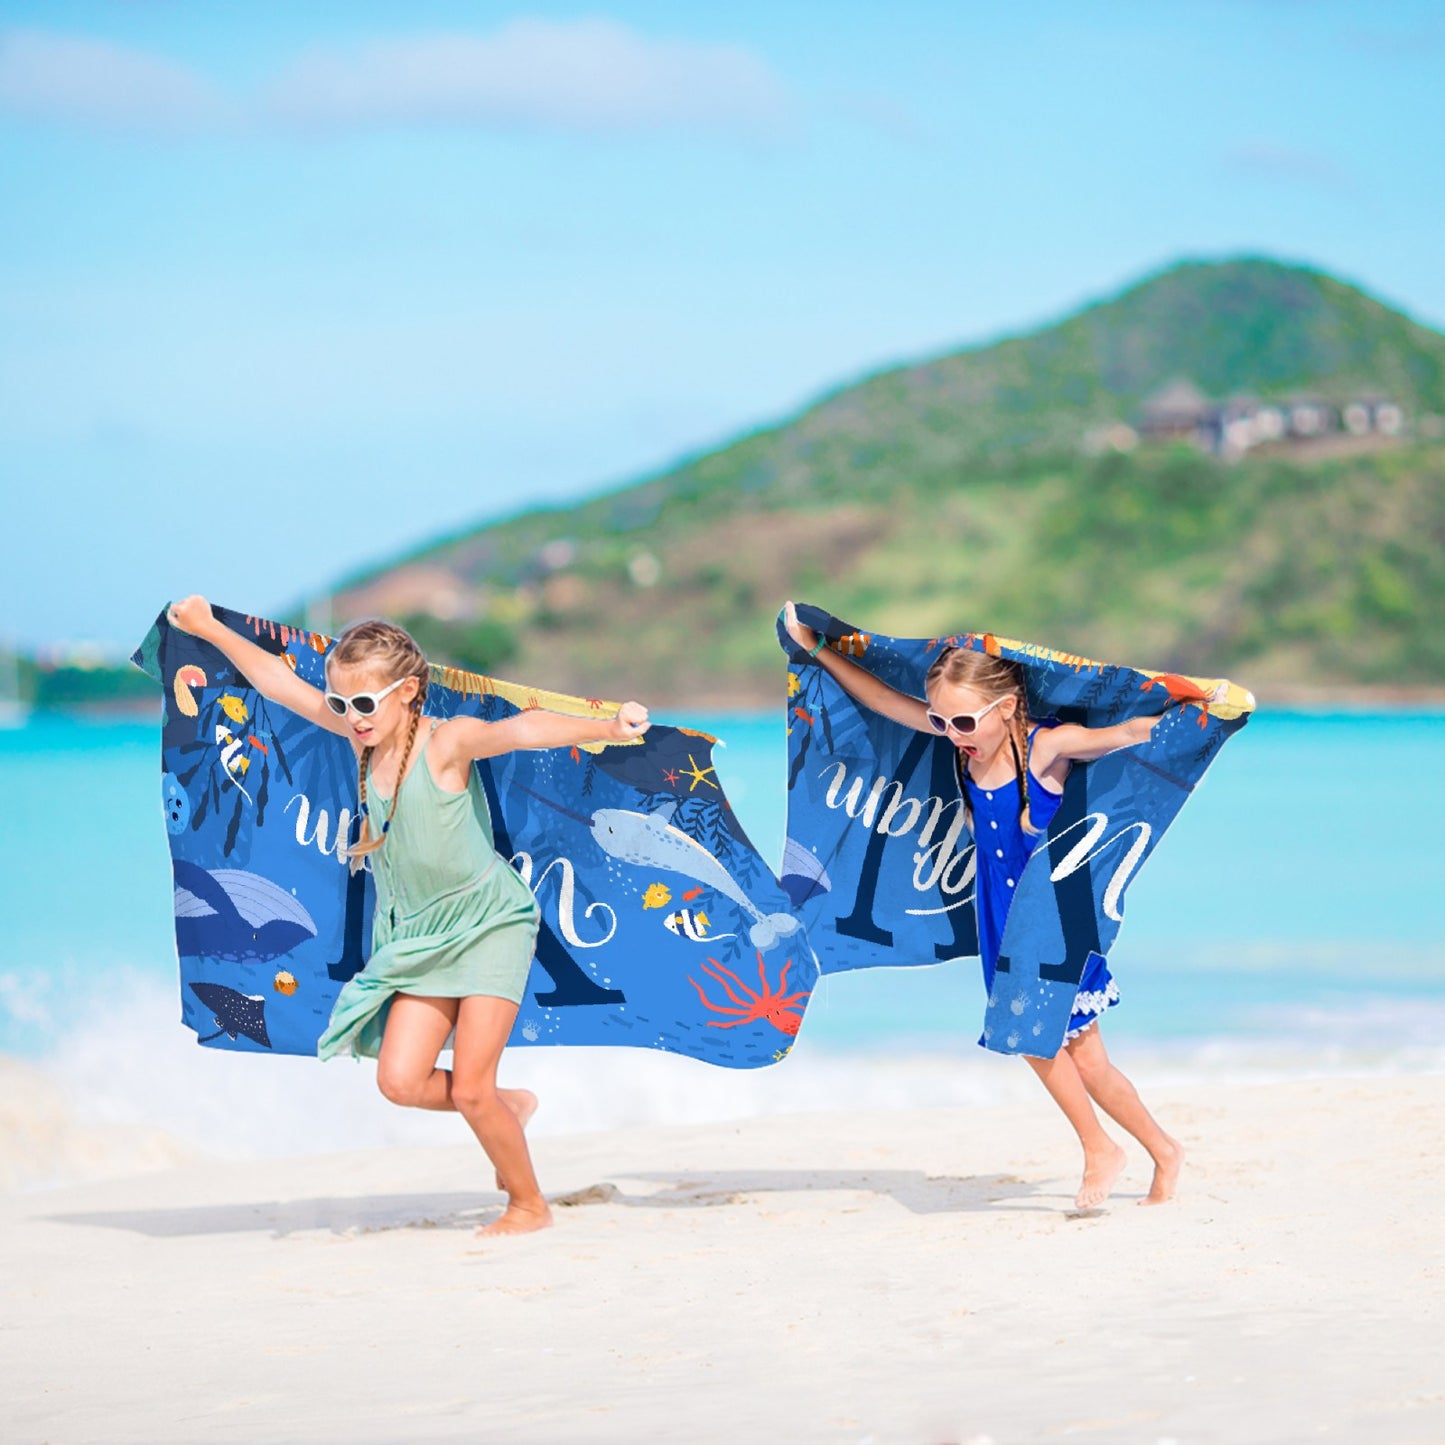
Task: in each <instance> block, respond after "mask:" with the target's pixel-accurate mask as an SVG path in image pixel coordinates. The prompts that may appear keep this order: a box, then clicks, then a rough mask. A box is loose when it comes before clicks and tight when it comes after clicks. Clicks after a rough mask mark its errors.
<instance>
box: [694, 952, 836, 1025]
mask: <svg viewBox="0 0 1445 1445" xmlns="http://www.w3.org/2000/svg"><path fill="white" fill-rule="evenodd" d="M708 964H711V965H712V967H711V968H709V967H708ZM791 966H792V960H791V959H787V960H785V961H784V963H783V970H782V972H781V973H780V974H779V975H778V986H777V988H776V990H775V989H774V988H773V986H772V984H770V983H769V982H768V971H767V965H766V964H765V963H764V962H763V955H762V952H761V950H759V952H758V982H759V983H760V984H761V985H762V991H761V992H758V991H756V990H754V989H752V988H750V987H749V986H748V985H747V984H745V983H744V982H743V981H742V979H740V978H739V977H738V976H737V974H735V973H734V972H733V971H732V969H730V968H727V967H725V966H724V965H723V964H721V963H719V962H718V961H717V959H715V958H708V959H707V961H706V962H705V963H703V965H702V971H703V972H704V973H705V974H707V975H708V977H709V978H714V979H716V980H717V981H718V982H719V983H720V984H722V988H723V992H724V993H725V994H726V995H727V996H728V997H729V998H730V999H731V1000H732V1001H733V1003H734V1004H736V1005H737V1007H736V1008H729V1007H728V1006H727V1005H726V1004H717V1003H714V1002H713V1001H712V1000H711V999H710V998H709V997H708V996H707V994H706V993H704V992H703V988H702V985H701V984H700V983H698V981H697V980H696V979H695V978H693V977H692V976H691V975H690V974H689V975H688V980H687V981H688V982H689V983H690V984H691V985H692V986H693V987H694V988H695V989H696V990H697V996H698V997H699V998H700V999H701V1000H702V1003H703V1007H704V1008H708V1009H711V1010H712V1011H713V1013H719V1014H736V1015H737V1017H736V1018H734V1019H729V1020H727V1021H724V1020H722V1019H709V1020H708V1025H707V1026H708V1027H709V1028H710V1029H735V1028H737V1027H738V1025H739V1024H750V1023H756V1022H757V1020H758V1019H766V1020H767V1021H768V1022H769V1023H770V1024H772V1026H773V1027H774V1028H775V1029H777V1030H778V1032H779V1033H784V1034H788V1035H789V1036H795V1035H796V1034H797V1032H798V1030H799V1029H800V1028H801V1027H802V1025H803V1010H802V1008H799V1009H797V1010H796V1011H795V1010H794V1009H793V1007H792V1005H794V1004H796V1003H799V1001H801V1002H802V1003H803V1005H804V1006H806V1003H807V999H808V993H807V992H806V991H803V992H800V993H785V992H784V990H785V989H786V988H787V983H788V969H789V968H790V967H791ZM733 985H736V986H737V988H738V990H739V992H738V993H734V992H733Z"/></svg>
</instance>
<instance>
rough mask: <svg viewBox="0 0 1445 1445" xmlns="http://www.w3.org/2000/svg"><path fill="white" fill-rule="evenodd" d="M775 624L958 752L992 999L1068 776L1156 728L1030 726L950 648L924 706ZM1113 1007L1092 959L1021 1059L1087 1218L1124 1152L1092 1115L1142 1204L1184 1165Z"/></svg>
mask: <svg viewBox="0 0 1445 1445" xmlns="http://www.w3.org/2000/svg"><path fill="white" fill-rule="evenodd" d="M785 620H786V624H787V628H788V632H789V634H790V635H791V637H792V639H793V641H794V642H796V643H797V644H798V646H799V647H801V648H803V649H804V650H805V651H807V652H809V653H811V654H812V655H813V656H814V657H815V658H816V659H817V661H818V662H819V663H820V664H821V665H822V666H823V667H824V668H826V669H827V671H828V672H829V673H830V674H831V675H832V677H833V678H834V679H835V680H836V681H837V682H838V683H839V685H840V686H841V687H843V688H844V690H845V691H847V692H848V693H849V694H850V695H851V696H852V697H854V698H856V699H857V700H858V701H859V702H860V703H862V704H863V705H864V706H865V707H869V708H872V709H873V710H874V711H875V712H877V713H880V714H882V715H883V716H884V717H887V718H891V719H892V720H893V721H894V722H897V723H901V724H902V725H903V726H904V727H909V728H915V729H917V730H918V731H919V732H924V733H929V734H931V735H933V736H936V737H937V736H943V737H947V738H948V740H949V741H950V742H951V743H952V744H953V746H954V747H955V748H956V749H957V770H958V781H959V789H960V792H961V793H962V796H963V800H964V807H965V813H966V817H967V821H968V826H969V829H970V831H971V832H972V834H973V838H974V845H975V854H974V856H975V860H976V864H975V867H976V875H975V877H976V883H975V887H976V897H975V909H976V912H977V916H978V944H979V955H980V957H981V959H982V961H983V974H984V983H985V985H986V986H987V988H988V989H989V990H990V991H992V989H993V979H994V969H995V967H996V965H997V963H998V956H999V944H1000V941H1001V940H1002V938H1003V930H1004V923H1005V922H1006V921H1007V919H1008V911H1009V905H1010V903H1011V902H1012V900H1013V890H1014V888H1015V887H1016V886H1017V884H1018V881H1019V879H1020V878H1021V877H1022V876H1023V870H1024V865H1025V864H1026V863H1027V862H1028V860H1029V856H1030V854H1032V852H1033V851H1034V849H1035V848H1036V847H1037V846H1038V844H1039V842H1040V841H1041V840H1042V839H1043V837H1044V834H1045V832H1046V831H1047V829H1048V826H1049V823H1050V821H1051V820H1052V818H1053V816H1054V814H1055V813H1056V812H1057V811H1058V807H1059V801H1060V799H1061V797H1062V795H1063V791H1064V780H1065V779H1066V778H1067V777H1068V775H1069V769H1070V768H1071V767H1072V766H1073V765H1074V764H1075V763H1085V764H1087V763H1088V762H1090V761H1091V760H1093V759H1094V758H1101V757H1103V756H1104V754H1105V753H1111V752H1113V751H1115V749H1117V748H1126V747H1132V746H1134V745H1135V744H1138V743H1142V742H1143V741H1145V739H1146V738H1148V736H1149V734H1150V733H1151V732H1152V731H1153V728H1154V725H1155V723H1157V722H1158V718H1131V719H1130V720H1129V721H1128V722H1123V723H1118V724H1116V725H1114V726H1113V727H1104V728H1086V727H1081V726H1079V725H1078V724H1075V723H1064V724H1061V725H1059V726H1055V727H1041V726H1034V725H1032V724H1031V723H1030V721H1029V715H1028V694H1027V692H1026V691H1025V688H1024V683H1023V675H1022V673H1021V672H1020V670H1019V669H1018V667H1017V666H1016V665H1015V664H1014V663H1012V662H1009V661H1008V660H1007V659H1006V658H1000V657H991V656H989V655H988V654H987V653H984V652H974V651H972V650H971V649H969V648H960V647H950V648H945V649H944V650H943V651H942V652H941V653H940V654H939V655H938V657H937V659H936V660H935V661H934V663H933V666H932V667H930V668H929V670H928V674H927V676H926V678H925V679H924V691H925V692H926V694H927V699H928V700H927V701H926V702H923V701H920V700H919V699H918V698H916V697H909V696H908V695H907V694H906V693H901V692H898V691H897V690H896V689H894V688H891V687H889V686H888V684H887V683H885V682H882V681H880V680H879V679H878V678H876V677H874V676H873V674H872V673H870V672H868V671H866V670H865V669H863V668H861V667H859V666H857V665H856V664H855V663H853V662H850V661H849V660H848V658H846V657H844V656H842V655H841V654H840V653H838V652H835V651H833V650H832V649H831V648H824V647H822V639H821V638H820V637H819V636H818V634H817V633H815V632H814V631H813V630H812V629H811V628H810V627H807V626H805V625H804V624H803V623H802V622H800V621H799V619H798V616H797V613H796V612H795V611H794V609H793V604H792V603H791V602H790V603H789V604H788V607H787V613H786V619H785ZM1118 1000H1119V989H1118V985H1117V984H1115V982H1114V980H1113V978H1112V977H1111V976H1110V974H1109V969H1108V965H1107V964H1106V963H1105V962H1104V961H1103V959H1102V958H1101V959H1099V960H1098V961H1097V963H1096V964H1095V965H1094V966H1093V967H1092V968H1091V969H1090V970H1089V972H1088V973H1086V974H1085V976H1084V977H1083V978H1082V979H1081V980H1080V981H1079V991H1078V995H1077V997H1076V998H1075V1000H1074V1008H1073V1016H1072V1017H1071V1018H1070V1020H1069V1028H1068V1034H1067V1037H1066V1039H1065V1042H1064V1046H1063V1048H1062V1049H1060V1050H1059V1052H1058V1053H1057V1054H1056V1055H1055V1056H1054V1057H1053V1058H1052V1059H1035V1058H1029V1059H1028V1062H1029V1065H1030V1066H1031V1067H1032V1068H1033V1070H1034V1072H1035V1073H1036V1074H1037V1075H1038V1076H1039V1078H1040V1079H1041V1080H1042V1081H1043V1084H1044V1087H1045V1088H1046V1089H1047V1090H1048V1091H1049V1094H1050V1096H1051V1097H1052V1098H1053V1100H1054V1102H1055V1103H1056V1104H1057V1105H1058V1106H1059V1108H1060V1109H1062V1110H1063V1113H1064V1117H1065V1118H1067V1119H1068V1121H1069V1123H1070V1124H1071V1125H1072V1126H1073V1128H1074V1131H1075V1133H1077V1134H1078V1136H1079V1142H1080V1144H1082V1146H1083V1149H1084V1177H1083V1180H1082V1182H1081V1184H1080V1186H1079V1191H1078V1194H1077V1196H1076V1197H1075V1200H1074V1203H1075V1206H1076V1207H1077V1208H1079V1209H1092V1208H1096V1207H1097V1206H1098V1205H1100V1204H1102V1203H1103V1202H1104V1200H1105V1199H1107V1198H1108V1197H1109V1192H1110V1190H1111V1189H1112V1188H1113V1186H1114V1181H1115V1180H1116V1179H1117V1178H1118V1177H1119V1173H1120V1171H1121V1170H1122V1169H1123V1167H1124V1162H1125V1154H1124V1151H1123V1149H1121V1148H1120V1147H1119V1145H1118V1144H1116V1143H1115V1142H1114V1140H1113V1139H1111V1138H1110V1137H1109V1135H1108V1134H1107V1133H1106V1132H1105V1131H1104V1128H1103V1126H1102V1125H1101V1124H1100V1122H1099V1117H1098V1115H1097V1113H1096V1112H1095V1110H1094V1105H1095V1104H1097V1105H1098V1106H1099V1108H1100V1109H1102V1110H1103V1111H1104V1113H1106V1114H1107V1115H1108V1116H1109V1117H1110V1118H1111V1119H1113V1120H1114V1122H1115V1123H1117V1124H1118V1125H1119V1126H1120V1128H1122V1129H1124V1130H1126V1131H1127V1132H1128V1133H1130V1134H1132V1135H1133V1136H1134V1138H1135V1139H1137V1140H1138V1141H1139V1143H1140V1144H1142V1145H1143V1146H1144V1148H1145V1149H1146V1150H1148V1152H1149V1156H1150V1158H1151V1159H1152V1160H1153V1161H1154V1179H1153V1183H1152V1185H1151V1186H1150V1189H1149V1193H1148V1195H1147V1197H1146V1198H1145V1199H1143V1200H1141V1201H1140V1202H1141V1203H1144V1204H1162V1203H1163V1202H1164V1201H1165V1200H1168V1199H1172V1198H1173V1197H1174V1189H1175V1184H1176V1182H1177V1180H1178V1177H1179V1168H1180V1165H1181V1164H1182V1163H1183V1160H1184V1150H1183V1148H1182V1146H1181V1145H1180V1143H1179V1141H1178V1140H1177V1139H1174V1138H1171V1137H1170V1136H1169V1135H1168V1134H1166V1133H1165V1132H1164V1130H1163V1129H1161V1128H1160V1127H1159V1125H1158V1124H1157V1123H1156V1122H1155V1120H1154V1118H1153V1116H1152V1115H1151V1114H1150V1113H1149V1111H1148V1110H1147V1109H1146V1108H1145V1107H1144V1104H1143V1102H1142V1101H1141V1100H1140V1098H1139V1094H1138V1092H1137V1090H1136V1089H1135V1088H1134V1085H1133V1084H1131V1083H1130V1082H1129V1080H1128V1079H1127V1078H1126V1077H1125V1076H1124V1075H1123V1074H1122V1073H1121V1072H1120V1071H1119V1069H1118V1068H1117V1067H1115V1065H1114V1064H1113V1063H1112V1062H1111V1061H1110V1059H1109V1055H1108V1053H1107V1051H1106V1050H1105V1048H1104V1040H1103V1038H1102V1036H1101V1034H1100V1031H1099V1020H1100V1018H1101V1017H1102V1015H1103V1014H1104V1012H1105V1010H1106V1009H1109V1008H1112V1007H1113V1006H1114V1004H1116V1003H1117V1002H1118ZM1025 1057H1028V1056H1027V1055H1026V1056H1025Z"/></svg>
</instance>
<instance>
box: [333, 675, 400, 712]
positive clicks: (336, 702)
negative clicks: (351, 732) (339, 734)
mask: <svg viewBox="0 0 1445 1445" xmlns="http://www.w3.org/2000/svg"><path fill="white" fill-rule="evenodd" d="M405 681H406V679H405V678H404V677H399V678H397V680H396V681H395V682H393V683H391V684H390V685H389V686H387V687H384V688H382V690H381V691H380V692H358V693H353V694H352V695H351V696H350V697H343V696H342V695H341V694H340V693H339V692H328V693H327V694H326V706H327V707H329V708H330V709H331V711H332V712H334V713H335V714H336V716H337V717H345V716H346V710H347V709H348V708H355V709H356V715H357V717H370V716H371V715H372V713H374V712H375V711H376V710H377V708H379V707H380V706H381V700H382V698H384V697H385V696H386V695H387V693H389V692H395V691H396V690H397V688H399V687H400V686H401V685H402V683H404V682H405Z"/></svg>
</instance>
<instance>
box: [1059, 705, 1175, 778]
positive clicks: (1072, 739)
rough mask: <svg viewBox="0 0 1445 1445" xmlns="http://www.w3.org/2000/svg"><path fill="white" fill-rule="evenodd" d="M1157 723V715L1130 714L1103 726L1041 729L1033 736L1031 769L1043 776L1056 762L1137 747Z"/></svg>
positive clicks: (1062, 725) (1088, 758)
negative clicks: (1125, 718)
mask: <svg viewBox="0 0 1445 1445" xmlns="http://www.w3.org/2000/svg"><path fill="white" fill-rule="evenodd" d="M1161 716H1162V714H1161ZM1158 722H1159V718H1158V717H1131V718H1130V719H1129V720H1128V722H1121V723H1114V724H1113V725H1112V726H1111V727H1106V728H1086V727H1083V726H1081V725H1080V724H1079V723H1060V724H1059V726H1058V727H1056V728H1040V729H1039V732H1038V736H1037V737H1036V738H1035V739H1034V770H1035V771H1036V772H1037V774H1038V775H1039V776H1040V777H1045V776H1047V774H1048V771H1049V769H1050V768H1051V767H1052V766H1053V765H1054V764H1055V763H1056V762H1062V763H1065V764H1068V763H1090V762H1093V760H1094V759H1095V758H1102V757H1103V756H1104V754H1105V753H1114V752H1118V750H1119V749H1120V748H1132V747H1137V746H1138V745H1139V744H1140V743H1142V742H1147V741H1148V740H1149V734H1150V733H1152V732H1153V731H1154V728H1155V726H1156V725H1157V724H1158ZM1065 771H1067V769H1065Z"/></svg>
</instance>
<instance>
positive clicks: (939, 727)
mask: <svg viewBox="0 0 1445 1445" xmlns="http://www.w3.org/2000/svg"><path fill="white" fill-rule="evenodd" d="M928 725H929V727H931V728H932V729H933V731H934V732H936V733H946V732H947V731H948V719H947V718H941V717H939V715H938V714H937V713H936V712H931V713H929V714H928Z"/></svg>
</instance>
